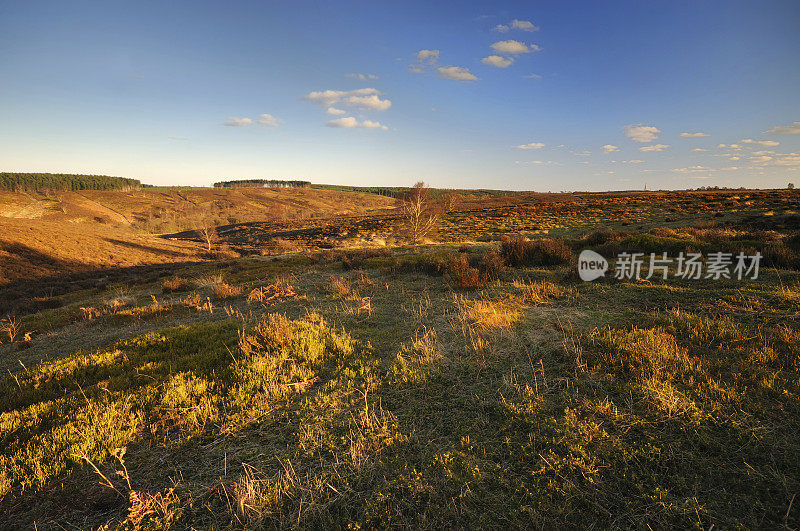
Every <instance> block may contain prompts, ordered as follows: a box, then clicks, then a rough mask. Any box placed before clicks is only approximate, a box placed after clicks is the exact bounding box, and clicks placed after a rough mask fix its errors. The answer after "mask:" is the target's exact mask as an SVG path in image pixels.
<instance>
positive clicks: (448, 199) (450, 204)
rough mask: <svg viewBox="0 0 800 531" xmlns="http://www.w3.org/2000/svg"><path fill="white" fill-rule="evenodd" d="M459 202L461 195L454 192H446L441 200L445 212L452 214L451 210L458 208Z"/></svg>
mask: <svg viewBox="0 0 800 531" xmlns="http://www.w3.org/2000/svg"><path fill="white" fill-rule="evenodd" d="M461 200H462V197H461V194H460V193H458V192H456V191H455V190H451V191H449V192H447V194H446V195H445V196H444V200H443V203H444V209H445V211H446V212H452V211H453V210H455V209H456V208H458V205H460V204H461Z"/></svg>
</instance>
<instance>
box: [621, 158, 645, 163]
mask: <svg viewBox="0 0 800 531" xmlns="http://www.w3.org/2000/svg"><path fill="white" fill-rule="evenodd" d="M642 162H644V161H643V160H641V159H631V160H623V161H622V163H623V164H641V163H642Z"/></svg>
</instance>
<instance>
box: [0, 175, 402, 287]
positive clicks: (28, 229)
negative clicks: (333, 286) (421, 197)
mask: <svg viewBox="0 0 800 531" xmlns="http://www.w3.org/2000/svg"><path fill="white" fill-rule="evenodd" d="M393 204H394V200H392V199H389V198H386V197H381V196H377V195H369V194H356V193H347V192H336V191H328V190H310V189H284V190H275V189H232V190H220V189H210V188H196V189H177V188H168V189H151V190H137V191H130V192H123V191H97V190H83V191H79V192H54V193H47V194H44V193H25V192H21V193H16V192H0V284H3V283H7V282H10V281H13V280H16V279H23V278H32V277H40V276H46V275H54V274H60V273H71V272H76V271H85V270H90V269H98V268H107V267H129V266H135V265H142V264H157V263H167V262H183V261H192V260H200V259H202V251H203V248H202V246H201V245H199V244H198V243H196V242H176V241H170V240H168V239H164V238H160V237H158V235H159V234H164V233H169V232H174V231H178V230H187V229H188V230H193V229H197V228H198V227H199V226H201V225H203V224H208V225H223V224H230V223H239V222H247V221H281V222H294V221H297V222H300V221H301V220H303V219H307V218H311V217H313V218H326V217H331V216H341V215H352V214H366V213H368V212H370V211H372V210H376V209H385V208H391V207H392V206H393Z"/></svg>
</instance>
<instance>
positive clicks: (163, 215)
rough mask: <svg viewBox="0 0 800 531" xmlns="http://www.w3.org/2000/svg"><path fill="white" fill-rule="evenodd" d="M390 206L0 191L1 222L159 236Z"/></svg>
mask: <svg viewBox="0 0 800 531" xmlns="http://www.w3.org/2000/svg"><path fill="white" fill-rule="evenodd" d="M393 205H394V200H393V199H390V198H387V197H383V196H379V195H372V194H357V193H351V192H338V191H333V190H316V189H300V188H296V189H270V188H241V189H216V188H185V189H179V188H164V189H144V190H137V191H130V192H123V191H99V190H82V191H79V192H53V193H32V194H29V193H15V192H0V216H2V217H10V218H19V219H44V220H59V221H72V222H90V223H96V222H102V223H106V224H113V225H133V226H136V227H137V228H141V229H144V230H147V231H149V232H162V233H165V232H174V231H175V230H176V229H187V228H192V227H191V225H192V224H193V223H194V222H195V221H196V218H197V217H198V216H201V215H202V216H210V217H211V218H213V220H214V221H215V223H216V224H218V225H220V224H228V223H238V222H246V221H264V220H272V219H281V220H286V219H303V218H306V217H324V216H327V215H341V214H362V213H365V212H367V211H370V210H375V209H381V208H391V207H392V206H393Z"/></svg>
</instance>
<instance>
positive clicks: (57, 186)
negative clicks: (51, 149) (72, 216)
mask: <svg viewBox="0 0 800 531" xmlns="http://www.w3.org/2000/svg"><path fill="white" fill-rule="evenodd" d="M141 185H142V183H141V182H140V181H139V180H138V179H127V178H125V177H109V176H108V175H77V174H72V173H0V190H10V191H12V192H41V191H46V190H53V191H66V190H131V189H138V188H140V187H141Z"/></svg>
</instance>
